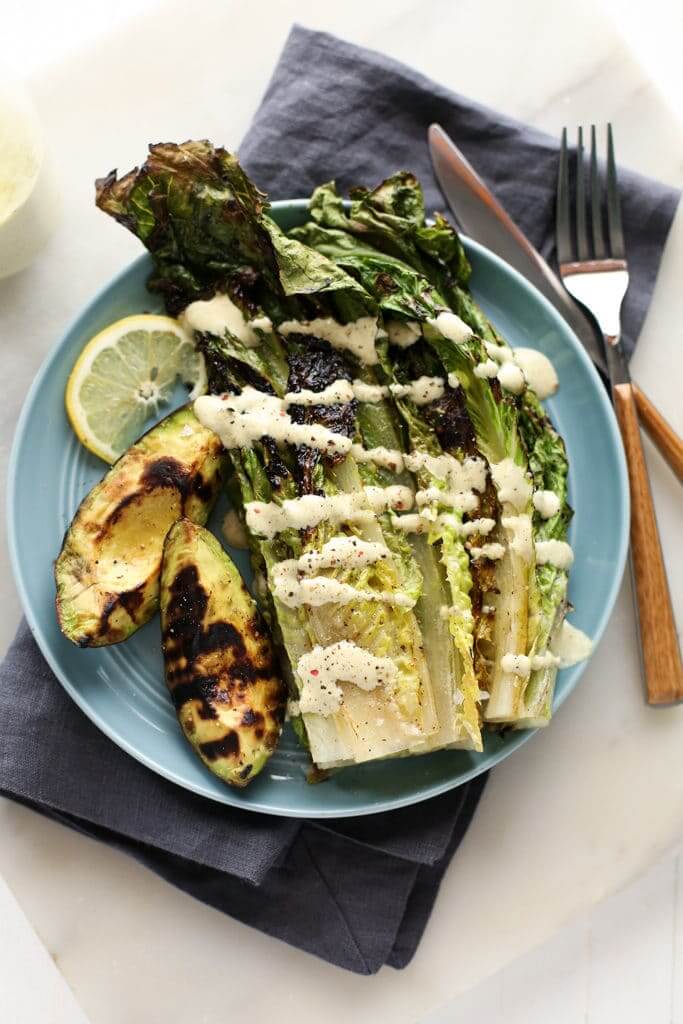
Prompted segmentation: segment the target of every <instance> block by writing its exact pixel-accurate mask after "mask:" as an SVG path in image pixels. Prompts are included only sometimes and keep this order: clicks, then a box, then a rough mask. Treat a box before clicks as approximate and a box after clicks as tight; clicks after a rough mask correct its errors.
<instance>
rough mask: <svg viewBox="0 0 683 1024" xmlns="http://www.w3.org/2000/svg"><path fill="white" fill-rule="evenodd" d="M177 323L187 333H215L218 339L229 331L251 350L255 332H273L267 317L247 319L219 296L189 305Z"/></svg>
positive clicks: (257, 338) (258, 340) (256, 337)
mask: <svg viewBox="0 0 683 1024" xmlns="http://www.w3.org/2000/svg"><path fill="white" fill-rule="evenodd" d="M179 320H180V322H181V323H182V324H183V326H184V327H185V328H186V329H187V330H190V331H198V332H200V333H202V334H203V333H206V334H215V335H217V336H218V337H219V338H222V337H223V335H224V334H225V332H226V331H230V333H231V334H234V335H235V337H236V338H239V340H240V341H241V342H242V344H243V345H246V347H247V348H254V347H255V346H256V345H259V344H260V343H261V338H260V336H259V334H258V333H257V331H266V332H268V331H271V330H272V329H273V324H272V322H271V321H270V319H269V318H268V317H267V316H260V317H255V318H254V319H253V320H247V318H246V317H245V315H244V313H243V312H242V310H241V309H240V308H239V306H237V305H235V303H234V302H233V301H232V299H231V298H230V296H229V295H223V294H221V293H218V294H216V295H214V297H213V298H212V299H206V300H205V299H200V300H198V301H197V302H191V303H190V305H189V306H187V307H186V308H185V309H184V310H183V312H182V313H181V315H180V317H179Z"/></svg>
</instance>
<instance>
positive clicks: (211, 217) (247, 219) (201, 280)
mask: <svg viewBox="0 0 683 1024" xmlns="http://www.w3.org/2000/svg"><path fill="white" fill-rule="evenodd" d="M95 192H96V203H97V205H98V207H99V208H100V209H101V210H104V212H105V213H108V214H109V215H110V216H112V217H114V218H115V219H116V220H117V221H119V223H121V224H123V225H124V226H125V227H126V228H128V230H129V231H132V233H133V234H134V235H137V237H138V238H139V239H140V240H141V241H142V242H143V243H144V245H145V246H146V247H147V249H148V250H149V252H150V254H151V256H152V259H153V260H154V267H155V269H154V273H153V275H152V277H151V278H150V281H149V288H150V290H152V291H156V292H160V293H161V294H162V295H163V296H164V299H165V302H166V307H167V309H168V311H169V312H170V313H172V314H173V315H175V314H177V313H178V312H179V311H180V310H182V309H183V308H184V307H185V306H186V305H187V304H188V303H189V302H192V301H194V300H195V299H200V298H208V297H210V296H211V295H213V294H214V293H215V292H217V291H223V292H226V293H227V294H229V295H230V296H231V298H232V299H233V300H234V301H235V302H237V303H238V305H240V306H241V307H242V308H243V309H244V310H245V311H246V312H252V311H255V310H258V309H263V310H265V312H266V313H268V315H269V316H271V317H272V318H273V319H275V320H276V321H277V320H282V319H285V318H286V317H287V316H306V315H311V316H315V313H316V310H317V305H318V302H317V300H318V298H319V296H320V295H321V294H323V293H325V294H328V293H329V294H330V296H331V303H332V309H333V311H334V312H335V313H336V315H338V316H339V317H340V319H342V320H353V319H356V318H357V317H358V316H361V315H364V314H373V313H374V312H375V310H376V305H375V303H374V302H373V300H372V298H371V297H370V296H369V295H368V294H367V293H366V292H364V290H363V289H362V288H361V287H360V286H359V285H358V284H357V282H356V281H355V280H354V279H353V278H351V277H349V276H348V275H347V274H346V273H345V272H344V270H343V269H341V268H340V267H338V266H336V265H335V264H334V263H333V262H331V261H330V260H328V259H327V258H326V257H325V256H324V255H322V254H321V253H318V252H315V251H313V250H310V249H307V248H305V247H304V246H302V245H301V244H300V243H299V242H297V241H296V240H295V239H293V238H288V237H287V236H286V235H284V234H283V232H281V231H280V229H279V228H278V226H277V225H276V224H275V222H274V221H273V220H271V218H270V217H268V216H267V213H266V211H267V209H268V203H267V200H266V196H265V194H264V193H263V192H261V191H259V189H258V188H256V186H255V185H254V184H253V183H252V182H251V181H250V179H249V178H248V177H247V175H246V174H245V173H244V171H243V170H242V168H241V167H240V164H239V162H238V160H237V158H236V157H235V156H233V155H232V154H231V153H228V151H227V150H225V149H221V148H214V146H212V145H211V143H210V142H207V141H205V140H204V141H198V142H184V143H181V144H180V145H176V144H175V143H161V144H158V145H153V146H150V148H149V156H148V158H147V160H146V161H145V163H144V164H143V165H142V167H140V168H137V167H136V168H134V169H133V170H132V171H130V172H129V173H128V174H126V175H124V176H123V177H122V178H117V176H116V172H115V171H112V172H111V173H110V174H108V175H107V176H106V177H105V178H100V179H98V180H97V182H96V184H95Z"/></svg>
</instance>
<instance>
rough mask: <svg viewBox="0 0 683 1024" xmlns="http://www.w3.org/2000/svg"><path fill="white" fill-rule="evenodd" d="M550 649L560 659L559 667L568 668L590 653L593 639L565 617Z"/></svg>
mask: <svg viewBox="0 0 683 1024" xmlns="http://www.w3.org/2000/svg"><path fill="white" fill-rule="evenodd" d="M550 650H551V651H552V652H553V654H556V655H557V657H558V658H559V659H560V668H569V667H570V666H571V665H576V663H577V662H579V661H584V660H585V659H586V658H587V657H588V656H589V655H590V653H591V651H592V650H593V641H592V640H591V638H590V637H589V636H586V634H585V633H584V632H583V630H581V629H578V628H577V627H576V626H572V624H571V622H567V621H566V619H565V621H564V622H563V623H562V628H561V629H560V632H559V634H558V636H556V637H555V639H554V640H553V642H552V643H551V645H550Z"/></svg>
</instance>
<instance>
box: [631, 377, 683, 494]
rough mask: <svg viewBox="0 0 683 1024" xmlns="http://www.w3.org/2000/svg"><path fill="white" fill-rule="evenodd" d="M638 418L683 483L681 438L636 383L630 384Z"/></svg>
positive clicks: (682, 447) (682, 446) (682, 445)
mask: <svg viewBox="0 0 683 1024" xmlns="http://www.w3.org/2000/svg"><path fill="white" fill-rule="evenodd" d="M631 387H632V388H633V397H634V398H635V400H636V407H637V409H638V418H639V420H640V422H641V424H642V425H643V426H644V427H645V429H646V430H647V432H648V434H649V436H650V438H651V440H652V441H654V443H655V444H656V445H657V447H658V448H659V451H660V452H661V454H662V455H663V457H664V458H665V459H666V461H667V462H668V463H669V465H670V466H671V469H672V470H673V471H674V473H675V474H676V476H677V477H678V479H679V481H680V482H681V483H683V440H681V438H680V437H679V436H678V434H677V433H676V431H675V430H674V429H673V427H672V426H671V425H670V424H669V423H667V421H666V420H665V419H664V417H663V416H662V414H661V413H660V412H659V410H658V409H656V408H655V406H654V405H653V404H652V402H651V401H650V399H649V398H648V397H647V395H646V394H644V392H642V391H641V390H640V388H639V387H638V386H637V385H636V384H632V385H631Z"/></svg>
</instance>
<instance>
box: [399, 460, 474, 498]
mask: <svg viewBox="0 0 683 1024" xmlns="http://www.w3.org/2000/svg"><path fill="white" fill-rule="evenodd" d="M403 461H404V462H405V465H406V469H409V470H410V471H411V472H412V473H416V472H417V471H418V470H420V469H426V470H427V472H428V473H429V474H430V476H433V477H436V479H437V480H442V481H443V482H444V483H445V484H446V485H447V486H448V487H450V488H451V489H453V490H456V491H469V490H473V491H479V493H480V494H481V493H482V492H483V491H485V490H486V462H485V461H484V459H479V458H476V457H473V458H467V459H465V460H464V461H463V462H459V461H458V459H456V458H454V457H453V456H452V455H448V454H447V453H446V452H444V453H443V454H442V455H430V454H429V453H428V452H421V451H413V452H410V453H409V454H407V455H404V457H403Z"/></svg>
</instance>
